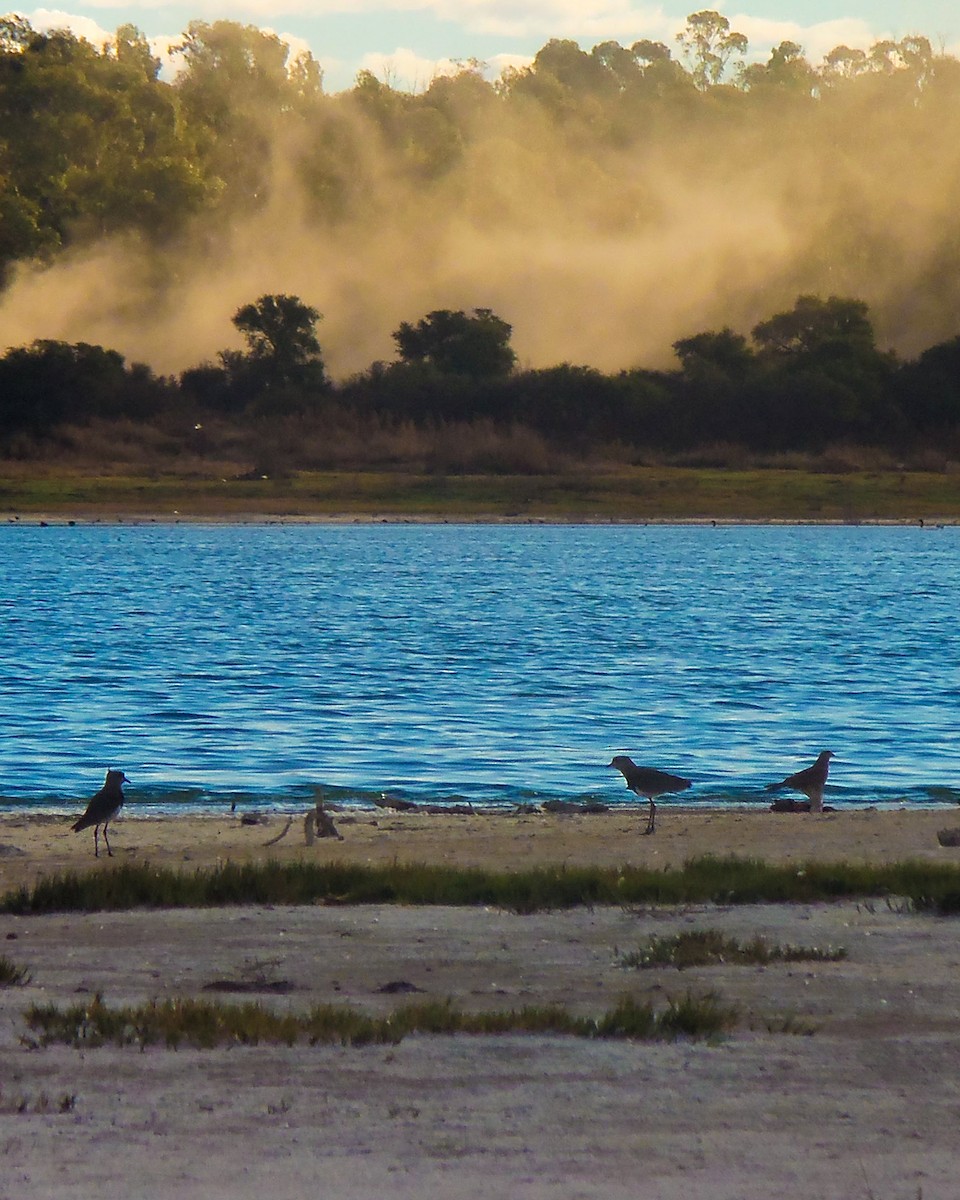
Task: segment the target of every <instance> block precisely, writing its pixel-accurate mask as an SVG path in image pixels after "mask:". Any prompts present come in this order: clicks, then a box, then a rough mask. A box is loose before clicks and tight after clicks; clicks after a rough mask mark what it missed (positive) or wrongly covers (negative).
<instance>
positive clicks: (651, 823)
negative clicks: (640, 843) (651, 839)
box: [643, 796, 657, 834]
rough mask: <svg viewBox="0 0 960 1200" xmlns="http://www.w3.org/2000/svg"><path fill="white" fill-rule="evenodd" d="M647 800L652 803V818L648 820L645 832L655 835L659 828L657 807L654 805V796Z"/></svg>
mask: <svg viewBox="0 0 960 1200" xmlns="http://www.w3.org/2000/svg"><path fill="white" fill-rule="evenodd" d="M647 799H648V800H649V801H650V816H649V818H648V819H647V827H646V829H645V830H644V831H643V832H644V833H645V834H647V833H654V832H655V831H656V828H657V806H656V805H655V804H654V802H653V797H652V796H648V797H647Z"/></svg>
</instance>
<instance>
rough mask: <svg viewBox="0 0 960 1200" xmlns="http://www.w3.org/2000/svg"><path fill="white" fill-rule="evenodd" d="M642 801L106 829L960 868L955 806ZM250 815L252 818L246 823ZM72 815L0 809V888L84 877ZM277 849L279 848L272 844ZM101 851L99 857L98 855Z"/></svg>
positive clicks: (199, 847) (436, 852)
mask: <svg viewBox="0 0 960 1200" xmlns="http://www.w3.org/2000/svg"><path fill="white" fill-rule="evenodd" d="M646 811H647V810H646V806H645V805H644V806H642V807H639V808H626V807H625V808H622V809H616V810H612V811H609V812H607V813H601V814H596V815H589V816H587V815H579V814H575V815H555V814H546V813H531V814H524V815H516V816H515V815H510V814H506V813H497V812H492V811H490V812H486V813H478V814H477V815H457V816H448V815H437V814H428V813H397V814H394V813H391V812H389V811H387V810H373V811H357V812H352V813H349V812H348V813H338V814H335V820H336V823H337V827H338V830H339V832H340V833H341V835H342V839H343V840H342V841H336V840H333V839H324V840H320V841H317V842H315V843H314V845H313V846H311V847H307V846H306V845H305V839H304V834H303V816H304V815H305V812H306V810H304V813H303V814H298V815H296V816H295V817H294V818H293V820H292V822H291V823H290V826H289V829H287V832H286V833H285V834H283V836H282V837H280V839H279V841H277V840H276V839H277V837H278V835H280V834H282V833H283V830H284V828H285V826H286V825H287V820H288V819H287V817H284V816H280V815H275V814H274V815H271V816H269V817H268V818H266V819H265V823H264V824H256V825H246V824H242V823H241V821H240V819H239V817H238V816H236V815H231V814H229V813H224V814H223V816H203V817H196V816H195V817H182V816H175V817H174V816H171V817H154V818H144V817H143V816H142V815H141V816H138V815H137V810H136V806H135V805H134V804H128V805H127V806H126V808H125V809H124V811H123V815H122V816H121V817H120V818H119V819H117V820H116V821H115V822H114V823H113V824H112V825H111V827H110V840H111V845H112V847H113V850H114V855H115V857H114V859H113V860H109V859H106V858H103V859H102V865H103V866H107V865H109V862H110V861H113V862H145V861H146V862H150V863H152V864H153V865H155V866H170V867H180V868H183V869H188V870H190V869H194V868H196V867H200V866H209V865H212V864H214V863H217V862H219V861H222V860H224V859H231V860H234V861H241V862H246V861H255V860H257V859H260V858H263V857H272V858H277V859H280V860H281V861H289V860H290V859H294V858H298V857H301V856H304V855H307V856H309V857H310V859H311V860H313V861H329V860H332V859H343V860H346V861H349V862H363V863H384V862H393V861H399V862H415V863H443V864H447V865H450V866H463V867H490V868H494V869H508V870H509V869H516V868H522V867H526V866H532V865H536V864H541V863H567V864H571V865H600V866H620V865H622V864H624V863H630V864H634V865H641V864H642V865H652V866H667V865H680V864H682V863H683V862H684V861H685V860H686V859H688V858H695V857H699V856H700V855H704V854H717V855H727V854H735V855H739V856H741V857H750V858H760V859H763V860H765V861H767V862H777V863H780V862H802V861H803V860H805V859H808V858H812V859H817V860H820V861H830V862H838V861H841V860H848V861H852V862H891V861H896V860H902V859H907V858H919V859H926V860H930V861H934V862H957V861H960V851H958V850H956V849H947V848H944V847H942V846H940V845H939V843H938V842H937V831H938V830H939V829H943V828H946V827H953V826H960V808H954V807H947V806H944V808H942V809H928V810H913V811H906V810H888V811H878V810H875V809H873V810H866V811H850V810H848V811H842V812H835V813H825V814H823V815H822V816H819V817H814V818H811V817H810V816H809V815H807V814H796V813H771V812H768V811H767V809H766V807H763V808H758V809H734V810H729V809H728V810H703V809H690V808H682V807H679V806H678V807H668V806H665V805H664V806H661V807H660V809H659V818H658V826H657V833H656V834H655V836H653V837H643V836H641V830H642V829H643V827H644V824H645V819H646ZM250 815H252V814H248V817H249V816H250ZM70 823H71V818H70V816H68V815H67V814H66V813H65V814H64V815H62V816H55V815H44V816H20V815H14V814H0V891H6V890H7V889H9V888H11V887H15V886H17V887H18V886H21V885H23V884H30V883H32V882H33V881H35V880H36V879H38V878H40V877H42V876H44V875H49V874H51V873H55V872H57V871H62V870H86V869H88V868H91V867H94V866H96V865H97V864H98V860H95V859H94V857H93V832H92V830H85V831H84V832H83V833H80V834H75V833H71V832H70V829H69V826H70ZM271 842H273V843H274V844H273V845H268V843H271ZM102 848H103V847H102V844H101V850H102Z"/></svg>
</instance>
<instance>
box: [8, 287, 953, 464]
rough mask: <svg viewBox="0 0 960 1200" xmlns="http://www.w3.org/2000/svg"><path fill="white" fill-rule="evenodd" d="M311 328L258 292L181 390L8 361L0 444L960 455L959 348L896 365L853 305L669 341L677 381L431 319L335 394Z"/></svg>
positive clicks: (40, 355)
mask: <svg viewBox="0 0 960 1200" xmlns="http://www.w3.org/2000/svg"><path fill="white" fill-rule="evenodd" d="M320 320H321V314H320V313H319V312H318V311H317V310H316V309H315V308H312V307H310V306H309V305H306V304H304V303H303V301H301V300H300V299H299V298H298V297H296V296H286V295H265V296H261V297H260V298H259V299H258V300H257V301H255V302H253V303H250V304H247V305H244V306H243V307H242V308H240V309H239V310H238V311H237V312H236V313H235V314H234V317H233V322H234V325H235V326H236V328H237V329H238V330H239V331H240V333H241V334H242V335H243V337H244V339H245V341H246V345H247V348H246V350H245V351H237V350H224V351H221V352H220V354H219V356H218V361H217V362H216V363H209V362H208V363H203V364H200V365H198V366H196V367H192V368H190V369H188V370H186V371H184V372H182V373H181V375H180V376H179V377H177V378H172V377H171V378H161V377H157V376H155V375H154V374H153V372H152V371H151V370H150V369H149V368H148V367H146V366H144V365H142V364H133V365H131V366H128V365H127V364H126V363H125V361H124V359H123V357H122V356H121V355H119V354H118V353H116V352H115V351H112V350H106V349H104V348H102V347H100V346H91V345H86V344H78V345H70V344H67V343H63V342H53V341H38V342H35V343H33V344H32V345H30V346H27V347H20V348H16V349H13V350H10V351H8V352H7V354H6V355H5V356H4V357H3V358H2V359H0V447H2V448H3V449H4V450H5V451H6V453H8V454H18V453H19V454H23V453H28V452H29V451H30V448H31V447H35V445H36V442H37V440H38V439H39V440H43V439H44V438H50V437H51V436H55V435H56V434H57V431H58V430H60V429H62V428H63V427H64V426H76V425H83V424H84V423H88V422H90V421H91V420H101V421H103V420H106V421H111V420H113V421H116V420H119V419H125V420H128V421H134V422H148V423H149V422H156V421H157V420H161V421H163V420H164V419H166V420H168V421H170V420H172V421H173V422H174V423H177V422H179V423H180V425H181V427H184V426H185V427H187V428H192V429H193V430H194V431H195V432H198V431H202V430H203V429H204V428H205V423H207V422H209V420H210V419H211V418H215V419H216V420H219V421H220V422H226V423H227V424H228V425H232V426H234V427H237V426H241V427H247V428H249V427H251V426H255V427H258V428H260V429H261V430H269V429H270V428H271V426H272V425H276V424H277V423H278V422H281V421H284V420H289V419H290V418H294V419H295V420H296V421H297V422H299V424H298V426H297V428H298V429H299V431H300V436H303V435H304V431H306V430H309V429H310V428H311V427H312V426H314V427H315V426H317V425H320V426H323V427H324V428H326V429H330V428H331V425H332V426H334V427H335V426H336V424H337V423H338V421H339V423H340V424H341V425H342V424H343V423H344V422H352V423H353V429H354V432H355V433H356V432H357V431H359V436H360V437H361V438H362V437H363V430H364V429H371V428H383V427H384V424H385V423H386V424H387V425H390V424H392V425H393V426H394V427H396V426H397V425H398V424H404V423H405V424H407V425H408V426H409V427H411V428H423V427H433V428H436V427H438V426H443V425H444V424H447V425H459V426H461V427H463V428H466V427H469V426H470V425H471V424H472V425H473V426H475V427H476V425H477V423H486V424H487V427H489V428H497V429H501V430H506V429H513V430H515V429H516V428H517V427H521V428H524V429H527V430H530V431H534V432H535V433H536V434H537V435H538V436H539V437H541V438H542V439H543V441H544V444H550V445H553V446H555V447H557V448H558V449H563V450H566V451H569V450H570V449H571V448H572V449H575V450H576V451H577V452H578V453H589V452H591V451H594V450H596V449H597V448H598V447H603V446H609V445H612V444H619V445H621V446H624V447H634V448H643V449H646V450H649V449H655V450H665V451H678V450H690V449H695V448H697V447H705V446H710V445H714V444H728V445H739V446H743V447H745V448H749V449H751V450H754V451H766V452H784V451H810V452H813V453H819V452H822V451H823V450H824V449H825V448H826V447H828V446H830V445H836V444H843V443H846V444H856V445H860V446H876V447H884V448H887V449H899V450H910V449H912V450H917V449H919V448H922V447H924V446H937V447H938V448H939V449H940V451H941V452H943V453H944V454H946V455H949V454H951V453H953V454H960V338H955V339H953V340H952V341H950V342H946V343H942V344H938V345H937V346H934V347H932V348H931V349H929V350H927V351H925V352H924V353H923V354H921V355H920V356H919V358H917V359H915V360H912V361H908V362H900V361H899V360H898V359H897V357H896V356H895V355H894V354H892V353H890V352H884V351H881V350H879V349H878V348H877V346H876V342H875V338H874V332H873V328H872V325H871V323H870V319H869V314H868V309H867V306H866V305H865V304H864V303H863V302H862V301H859V300H851V299H843V298H841V297H837V296H831V297H829V298H827V299H826V300H824V299H821V298H819V297H815V296H801V297H799V298H798V300H797V301H796V303H795V305H794V307H793V308H792V309H790V310H789V311H784V312H780V313H776V314H774V315H773V316H771V317H770V318H768V319H767V320H764V321H761V322H760V323H759V324H758V325H756V326H755V328H754V329H753V330H752V332H751V335H750V337H749V339H748V338H747V337H746V336H745V335H743V334H740V333H737V332H735V331H733V330H731V329H729V328H724V329H721V330H717V331H707V332H702V333H697V334H694V335H692V336H690V337H687V338H683V339H681V340H680V341H678V342H677V343H676V344H675V346H674V349H675V352H676V354H677V358H678V360H679V366H678V368H676V369H674V370H669V371H652V370H634V371H621V372H618V373H616V374H613V375H610V374H604V373H602V372H600V371H597V370H594V369H591V368H588V367H583V366H574V365H571V364H569V363H563V364H558V365H557V366H555V367H551V368H547V369H542V370H519V369H517V366H516V357H515V355H514V352H513V350H512V348H511V345H510V337H511V332H512V331H511V327H510V325H509V324H508V323H507V322H505V321H504V320H502V319H501V318H500V317H498V316H497V315H496V314H495V313H493V312H492V311H491V310H489V309H476V310H473V311H472V312H470V313H466V312H462V311H450V310H445V309H443V310H436V311H434V312H431V313H429V314H427V315H426V316H425V317H423V318H421V319H420V320H419V321H418V322H416V324H411V323H409V322H402V323H401V325H400V326H399V328H398V329H397V330H395V331H394V333H393V339H394V343H395V345H396V349H397V357H396V359H395V360H394V361H392V362H376V363H374V364H372V365H371V367H370V368H369V369H368V370H366V371H364V372H361V373H359V374H357V375H355V376H353V377H352V378H350V379H348V380H346V381H344V382H342V383H339V384H334V383H333V382H332V381H331V380H330V379H329V377H328V375H327V372H326V368H325V365H324V360H323V350H322V347H321V344H320V340H319V338H318V335H317V325H318V322H319V321H320ZM209 436H210V435H209V434H206V435H204V438H202V439H198V438H195V439H194V442H195V443H199V442H201V441H206V440H207V439H208V438H209ZM208 448H209V447H208ZM304 453H305V447H304V446H301V447H300V448H299V451H298V449H297V447H296V446H295V445H294V446H288V447H287V450H286V460H287V462H286V465H288V466H291V467H293V466H296V465H302V462H303V456H304ZM310 453H312V454H314V455H315V454H316V451H315V449H314V450H312V451H311V452H310ZM328 453H329V454H330V455H331V457H332V459H334V460H335V459H336V453H335V449H334V448H331V449H330V451H329V452H328Z"/></svg>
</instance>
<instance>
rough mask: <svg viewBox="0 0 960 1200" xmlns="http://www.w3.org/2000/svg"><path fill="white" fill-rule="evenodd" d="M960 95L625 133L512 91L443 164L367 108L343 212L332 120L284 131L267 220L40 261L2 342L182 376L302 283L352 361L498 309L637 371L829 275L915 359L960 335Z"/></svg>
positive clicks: (340, 351)
mask: <svg viewBox="0 0 960 1200" xmlns="http://www.w3.org/2000/svg"><path fill="white" fill-rule="evenodd" d="M954 74H956V73H954ZM950 78H953V76H950ZM880 82H882V81H880ZM958 91H960V83H956V82H955V83H954V85H953V86H952V88H949V89H944V95H943V96H942V97H938V96H937V95H936V94H932V92H928V94H925V95H919V93H918V94H911V95H906V96H905V95H904V89H903V88H899V89H898V88H894V87H892V86H891V87H889V88H886V89H880V88H877V89H875V90H874V91H873V92H872V93H870V92H868V90H867V89H866V88H852V87H851V88H850V97H849V99H847V100H845V99H844V98H843V96H842V95H839V94H838V95H836V96H829V97H827V98H824V99H821V100H819V101H813V102H811V101H806V102H804V103H802V104H796V103H789V104H788V103H785V102H784V101H783V100H782V99H778V98H777V97H776V96H771V97H760V96H758V97H756V98H755V99H754V98H752V97H739V98H738V99H737V100H736V103H735V104H734V103H729V102H728V104H727V105H726V106H724V104H723V103H721V102H720V101H719V100H718V102H717V103H716V104H714V105H711V104H708V103H706V102H703V103H701V104H700V105H699V106H698V107H697V108H694V109H691V108H688V109H686V110H685V115H684V113H683V112H681V111H679V110H678V111H677V112H676V113H669V114H665V113H664V111H663V110H662V109H661V110H658V111H659V113H660V116H659V121H658V122H651V123H650V126H649V128H643V129H639V130H636V129H634V130H631V131H630V136H629V137H620V138H616V137H611V136H608V135H607V134H605V132H604V131H603V130H601V131H599V132H595V131H594V130H593V129H592V127H591V125H590V121H589V120H588V119H587V117H585V116H583V115H578V116H577V117H576V118H575V119H574V127H573V128H571V127H570V125H569V124H567V125H565V124H564V123H563V122H556V121H551V120H549V119H548V118H547V117H546V116H545V115H544V113H543V111H542V109H540V108H539V107H538V106H536V105H527V106H526V107H525V106H523V105H516V106H512V108H511V109H510V110H509V111H508V112H504V111H503V110H502V107H500V106H497V107H496V111H495V113H494V114H493V116H492V117H489V118H481V117H479V116H478V118H477V120H476V122H474V124H473V127H472V128H471V129H470V132H469V136H468V137H466V138H464V139H463V144H462V145H461V146H460V147H459V148H458V153H457V157H456V160H455V161H454V162H453V163H452V165H449V166H447V167H446V168H445V169H444V170H443V171H437V172H433V173H432V174H429V175H424V174H422V173H421V174H418V173H417V172H416V171H413V170H409V169H406V168H405V167H404V165H403V164H402V163H398V158H397V153H396V151H395V150H394V149H390V148H387V147H386V146H385V145H384V142H383V139H382V137H381V135H380V134H379V132H378V131H377V130H376V129H375V128H374V127H373V125H372V123H371V124H369V125H367V124H365V123H364V119H363V118H362V116H361V115H358V114H357V113H353V114H352V115H351V117H350V121H349V125H348V126H347V127H348V129H349V138H350V141H351V145H352V146H353V150H354V153H353V154H352V156H351V159H350V166H349V170H348V169H347V168H346V167H345V168H344V177H343V180H342V181H341V182H342V190H343V194H344V196H345V201H344V203H343V205H342V206H341V208H340V210H339V211H338V213H337V215H336V216H335V217H331V216H330V215H329V214H326V215H319V216H318V215H317V214H316V205H315V203H314V201H313V199H312V197H311V195H310V193H309V190H308V189H307V188H306V187H305V185H304V184H303V183H302V182H301V181H302V179H303V174H304V172H303V170H302V164H303V162H304V161H305V159H306V158H307V157H308V156H309V153H310V136H311V134H310V131H306V132H305V133H302V134H301V135H299V136H298V138H297V139H290V140H288V141H286V142H278V143H277V145H276V146H275V149H274V155H273V162H272V166H271V181H272V182H271V186H270V188H269V200H268V202H267V203H266V205H265V206H264V207H262V208H261V209H260V211H259V212H257V213H256V214H255V215H252V216H246V217H244V218H242V219H240V218H235V219H233V220H228V221H226V222H224V220H223V218H222V217H220V218H216V219H215V220H213V221H211V219H210V218H209V217H208V218H207V219H206V220H205V221H204V220H202V219H199V218H198V219H195V222H194V224H193V225H192V226H191V227H190V228H189V229H187V230H186V231H185V232H183V233H182V234H181V236H180V237H179V239H178V240H177V241H176V242H175V243H173V244H168V245H166V246H165V247H163V249H162V250H157V249H156V248H152V249H151V248H149V247H148V246H146V245H145V244H144V243H142V242H138V241H137V240H135V239H132V238H126V239H124V238H116V239H112V240H107V241H104V242H101V243H98V244H94V245H87V246H86V247H84V248H81V249H75V250H73V251H71V252H69V253H66V254H63V255H61V256H60V258H59V259H58V260H57V261H56V262H55V263H54V264H53V265H51V266H49V267H47V268H45V269H40V268H37V267H21V268H20V269H19V270H18V272H17V273H16V274H15V276H14V278H13V281H12V282H11V284H10V286H9V287H8V288H7V289H6V291H5V292H4V293H3V295H2V297H0V347H6V346H9V345H21V344H25V343H28V342H30V341H32V340H33V339H35V338H55V339H62V340H65V341H69V342H78V341H87V342H93V343H99V344H102V345H105V346H109V347H112V348H114V349H117V350H119V351H120V352H121V353H122V354H124V355H125V356H126V357H127V359H128V360H130V361H140V362H146V363H148V364H150V366H152V367H153V368H154V370H156V371H158V372H161V373H176V372H179V371H181V370H183V369H185V368H187V367H189V366H194V365H197V364H199V363H201V362H205V361H207V362H209V361H215V359H216V354H217V352H218V351H219V350H221V349H226V348H231V347H237V346H239V345H240V339H239V337H238V335H237V333H236V331H235V330H234V328H233V326H232V324H231V316H232V314H233V313H234V312H235V311H236V309H237V308H238V307H239V306H240V305H242V304H244V303H247V302H248V301H250V300H252V299H255V298H256V297H257V296H259V295H262V294H264V293H267V292H286V293H293V294H295V295H298V296H300V297H301V298H302V299H303V300H304V301H305V302H307V303H309V304H311V305H313V306H314V307H316V308H318V309H320V311H321V312H322V313H323V314H324V320H323V322H322V324H321V326H320V330H319V333H320V340H321V343H322V345H323V347H324V353H325V357H326V360H327V365H328V368H329V370H330V372H331V374H332V375H333V376H334V378H341V379H342V378H344V377H346V376H348V375H350V374H352V373H354V372H357V371H362V370H364V369H365V368H367V367H368V366H369V365H370V364H371V363H372V362H373V361H375V360H377V359H386V360H389V359H392V358H393V357H394V346H393V342H392V339H391V336H390V335H391V332H392V331H393V330H394V329H396V327H397V326H398V324H399V323H400V322H401V321H403V320H410V321H415V320H417V319H418V318H419V317H421V316H423V315H424V314H425V313H427V312H429V311H431V310H432V309H437V308H463V309H470V308H476V307H488V308H492V309H493V310H494V311H495V312H496V313H497V314H498V315H499V316H500V317H502V318H503V319H504V320H506V321H508V322H510V324H512V326H513V330H514V333H513V346H514V348H515V350H516V351H517V354H518V359H519V362H520V364H521V365H522V366H523V367H531V368H536V367H545V366H551V365H555V364H557V363H560V362H569V363H578V364H587V365H590V366H594V367H597V368H599V369H601V370H604V371H615V370H618V369H621V368H631V367H637V366H642V367H663V366H667V365H670V364H671V363H672V362H673V355H672V350H671V344H672V343H673V341H675V340H676V339H677V338H680V337H686V336H689V335H691V334H693V333H696V332H700V331H703V330H706V329H718V328H721V327H723V326H730V327H732V328H734V329H736V330H738V331H740V332H744V333H748V332H749V330H750V328H751V327H752V326H753V325H754V324H755V323H756V322H757V321H759V320H761V319H764V318H766V317H768V316H770V315H771V314H772V313H774V312H777V311H780V310H782V309H784V308H790V307H792V305H793V302H794V300H795V299H796V297H797V296H798V295H799V294H801V293H815V294H820V295H823V296H827V295H841V296H850V297H855V298H858V299H862V300H864V301H866V302H867V303H868V304H869V306H870V310H871V315H872V318H873V321H874V325H875V328H876V330H877V335H878V342H879V344H880V345H881V346H883V347H890V348H893V349H895V350H897V351H898V352H899V353H901V354H902V355H904V356H907V357H910V356H914V355H916V354H917V353H919V352H920V351H921V350H923V349H924V348H926V347H927V346H929V345H931V344H933V343H935V342H937V341H942V340H945V339H946V338H949V337H953V336H955V335H956V334H958V333H960V305H958V300H960V270H958V266H960V207H958V205H957V204H956V196H957V191H958V185H960V105H958V104H957V103H956V99H957V92H958ZM918 97H919V98H918ZM333 103H336V98H333ZM339 119H340V120H341V122H342V121H343V120H344V118H342V117H341V118H339ZM485 119H486V120H488V121H489V124H488V126H487V127H484V125H483V123H482V122H483V120H485ZM341 132H342V131H341ZM618 143H619V144H618Z"/></svg>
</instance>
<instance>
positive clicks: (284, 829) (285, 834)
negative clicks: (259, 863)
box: [263, 817, 293, 846]
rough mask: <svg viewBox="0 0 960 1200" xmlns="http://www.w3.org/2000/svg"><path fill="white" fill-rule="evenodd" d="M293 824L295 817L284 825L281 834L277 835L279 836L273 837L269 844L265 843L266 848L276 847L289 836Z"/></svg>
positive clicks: (288, 819) (290, 818)
mask: <svg viewBox="0 0 960 1200" xmlns="http://www.w3.org/2000/svg"><path fill="white" fill-rule="evenodd" d="M292 824H293V817H288V818H287V823H286V825H284V827H283V828H282V829H281V830H280V832H279V833H278V834H277V836H276V837H272V838H271V839H270V840H269V841H268V842H264V843H263V844H264V845H265V846H275V845H276V844H277V842H279V841H280V839H281V838H283V837H286V836H287V831H288V830H289V828H290V826H291V825H292Z"/></svg>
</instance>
